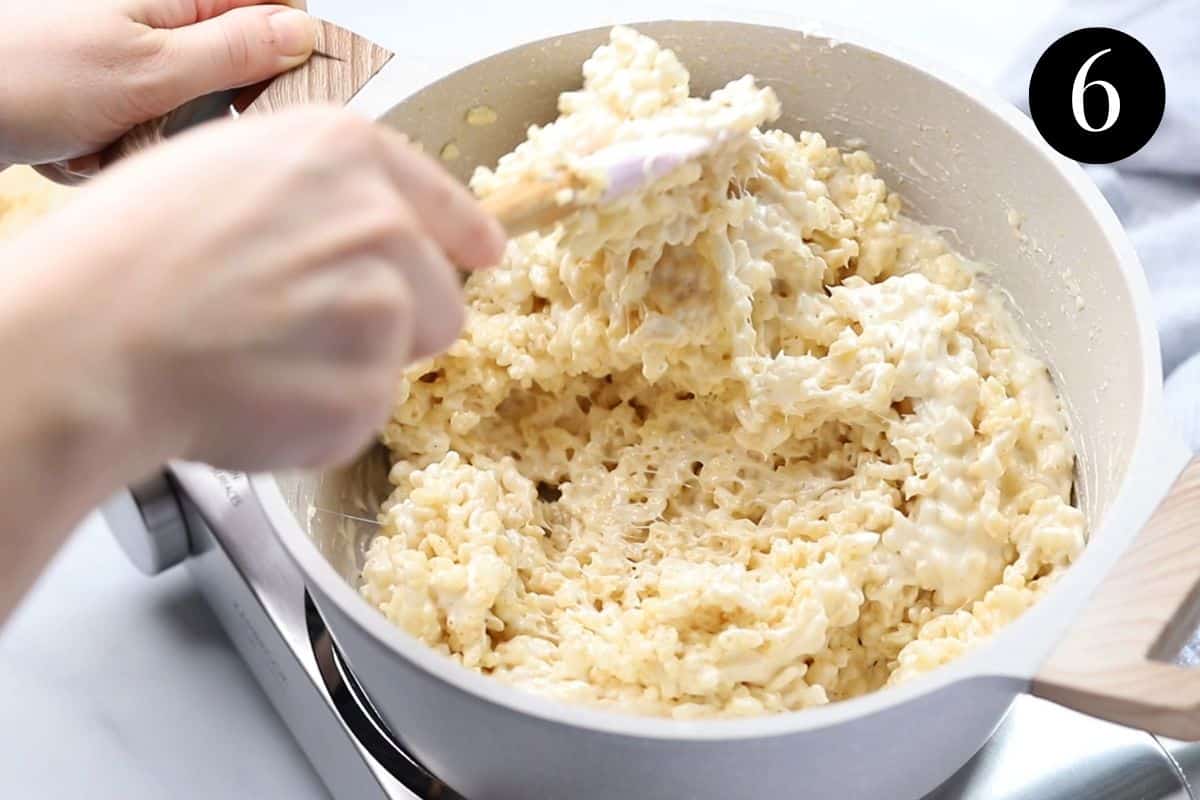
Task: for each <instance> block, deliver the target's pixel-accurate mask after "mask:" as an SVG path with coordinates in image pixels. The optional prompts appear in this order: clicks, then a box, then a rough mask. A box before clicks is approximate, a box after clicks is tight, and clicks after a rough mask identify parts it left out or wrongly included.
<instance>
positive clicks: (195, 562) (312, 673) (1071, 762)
mask: <svg viewBox="0 0 1200 800" xmlns="http://www.w3.org/2000/svg"><path fill="white" fill-rule="evenodd" d="M225 476H227V479H228V480H231V481H237V480H241V479H244V478H243V476H239V475H238V474H236V473H225ZM178 494H179V495H180V497H179V501H178V502H179V505H180V509H181V511H182V514H183V516H184V518H185V520H186V523H187V536H188V539H189V544H190V548H189V549H190V555H189V556H188V557H187V559H186V560H185V561H184V562H183V563H184V564H185V566H186V568H187V569H188V570H189V571H190V572H191V574H192V575H193V577H194V578H195V580H196V582H197V584H198V585H199V587H200V590H201V592H202V593H203V595H204V597H205V599H206V600H207V602H208V603H209V605H210V606H212V608H213V611H214V612H215V613H216V615H217V617H218V619H220V621H221V624H222V625H223V626H224V628H225V630H226V631H227V632H228V634H229V637H230V639H231V640H232V641H233V643H234V645H235V647H236V648H237V649H238V651H239V652H240V654H241V655H242V657H243V658H244V659H245V661H246V663H247V664H248V665H249V667H250V669H251V671H252V672H253V674H254V676H255V678H256V679H257V680H258V682H259V683H260V684H261V685H262V687H263V689H264V691H265V692H266V694H267V696H268V697H269V698H270V700H271V703H272V704H273V705H274V707H275V709H276V711H278V713H279V715H280V717H282V718H283V721H284V723H285V724H286V725H287V727H288V729H289V730H290V731H291V732H292V734H293V736H295V738H296V740H297V741H298V742H299V744H300V746H301V748H302V749H303V750H304V752H305V754H306V755H307V756H308V758H309V759H310V760H311V762H312V763H313V765H314V766H315V768H316V770H317V772H318V774H319V775H320V776H321V778H322V780H323V781H324V782H325V784H326V786H327V787H328V789H329V791H330V793H331V794H332V795H333V796H334V797H335V798H338V800H341V799H342V798H347V799H348V800H435V799H436V800H465V798H462V797H461V796H460V795H458V794H457V793H455V792H454V791H453V790H452V789H451V788H450V787H448V786H446V785H445V784H443V783H441V782H440V781H439V780H437V778H436V777H434V776H433V775H431V774H429V772H427V771H426V770H425V769H423V768H422V767H421V766H420V765H419V764H417V763H416V762H415V761H414V760H413V759H411V758H410V757H409V756H408V755H406V754H405V752H404V750H403V749H402V747H401V746H399V744H398V743H397V740H396V738H395V737H393V736H392V735H391V734H390V733H389V732H388V731H387V730H386V729H385V728H384V726H383V724H382V723H381V722H380V720H379V718H378V716H377V715H376V714H375V713H374V711H373V709H371V707H370V702H369V700H367V698H366V697H365V695H364V694H363V693H362V692H361V690H360V689H359V688H358V686H357V684H356V682H355V681H354V678H353V676H352V675H351V674H350V673H349V672H348V670H347V669H346V666H345V664H344V663H343V662H342V660H341V658H340V656H339V655H338V652H337V648H336V646H335V645H334V643H333V641H332V639H331V638H330V636H329V634H328V632H327V631H326V629H325V626H324V623H323V622H322V620H321V617H320V614H319V613H318V612H317V610H316V608H315V606H314V605H313V604H312V602H311V601H310V600H309V598H308V595H307V593H306V591H305V587H304V583H303V580H302V579H301V576H300V573H299V572H298V570H296V568H295V567H294V566H293V565H292V563H291V562H290V560H289V559H288V558H287V556H286V554H285V553H284V552H283V550H282V548H281V547H280V546H279V545H278V544H277V543H276V542H275V541H274V540H273V539H266V538H265V537H260V536H258V537H251V536H239V535H238V532H237V531H214V530H213V529H212V528H210V527H209V525H207V524H206V523H205V521H204V519H203V518H202V517H201V514H200V513H199V510H198V509H197V508H196V506H195V505H194V504H193V503H192V502H191V501H190V500H189V499H188V498H187V497H186V496H184V495H183V493H181V492H180V493H178ZM1196 777H1200V748H1198V747H1197V746H1195V745H1183V744H1180V743H1174V742H1159V741H1158V740H1156V739H1155V738H1154V737H1153V736H1150V735H1148V734H1146V733H1143V732H1140V731H1134V730H1130V729H1127V728H1121V727H1118V726H1116V725H1110V724H1108V723H1104V722H1098V721H1096V720H1093V719H1091V718H1089V717H1085V716H1082V715H1080V714H1076V713H1074V712H1071V711H1067V710H1064V709H1061V708H1059V707H1057V706H1054V705H1051V704H1049V703H1045V702H1042V701H1040V700H1035V699H1033V698H1028V697H1023V698H1021V699H1019V700H1018V701H1017V702H1016V703H1015V704H1014V706H1013V709H1012V711H1011V712H1010V713H1009V715H1008V717H1007V719H1006V720H1005V721H1004V723H1003V724H1002V725H1001V726H1000V728H999V729H998V730H997V732H996V734H995V736H993V738H992V740H991V741H990V742H989V743H988V745H987V746H986V747H985V748H984V749H983V750H982V751H980V753H979V754H978V755H977V756H976V757H975V758H974V759H973V760H972V761H971V762H970V763H968V764H967V765H966V766H965V767H963V768H962V769H961V770H960V771H959V772H958V773H957V774H956V775H955V776H954V777H953V778H951V779H950V781H948V782H947V783H946V784H944V785H943V786H942V787H941V788H939V789H938V790H936V791H935V792H933V793H932V794H930V795H928V796H927V797H926V798H924V799H923V800H1200V796H1198V795H1194V794H1193V793H1192V792H1191V790H1190V789H1189V787H1188V782H1189V780H1190V779H1193V778H1196ZM797 797H798V798H799V797H800V795H798V796H797ZM821 800H824V799H821ZM871 800H874V799H873V798H872V799H871Z"/></svg>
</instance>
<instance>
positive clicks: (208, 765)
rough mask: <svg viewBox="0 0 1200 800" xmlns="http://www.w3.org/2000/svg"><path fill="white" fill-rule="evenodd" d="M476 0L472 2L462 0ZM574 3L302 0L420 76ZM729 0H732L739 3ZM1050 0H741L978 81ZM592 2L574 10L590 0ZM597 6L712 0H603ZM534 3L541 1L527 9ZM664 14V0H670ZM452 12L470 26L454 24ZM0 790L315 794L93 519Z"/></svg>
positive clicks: (49, 582)
mask: <svg viewBox="0 0 1200 800" xmlns="http://www.w3.org/2000/svg"><path fill="white" fill-rule="evenodd" d="M470 5H477V7H474V8H470V10H469V13H467V9H466V8H465V6H470ZM571 5H574V4H572V3H570V2H569V0H568V1H567V2H563V0H558V2H555V3H545V4H543V3H534V2H524V3H523V2H521V0H517V2H513V3H503V4H502V3H483V2H478V3H473V2H471V0H468V2H467V3H463V2H459V3H456V4H454V5H450V6H445V5H442V4H437V3H412V2H401V1H400V0H386V1H385V0H336V1H335V0H310V2H309V7H310V9H311V10H312V11H313V12H314V13H316V14H320V15H322V16H325V17H327V18H328V19H330V20H332V21H334V22H337V23H339V24H342V25H345V26H346V27H349V28H352V29H355V30H358V31H360V32H362V33H365V34H367V35H369V36H371V37H373V38H375V39H376V40H378V41H379V42H380V43H381V44H384V45H385V46H388V47H390V48H393V49H395V50H396V51H397V53H400V54H402V55H403V57H404V58H405V59H406V60H410V61H412V62H413V63H414V64H416V65H421V66H420V68H422V69H428V70H430V71H431V74H436V72H437V68H438V65H439V64H442V63H446V59H447V57H448V55H447V54H448V53H450V52H459V53H463V52H466V53H476V52H478V53H480V54H481V55H482V54H486V53H490V52H492V51H494V50H495V49H497V48H496V46H495V44H494V42H495V37H496V36H497V35H498V33H497V32H503V33H504V37H507V38H505V40H508V39H511V38H512V37H513V36H515V35H517V34H520V35H521V36H522V37H523V38H525V39H535V38H539V37H540V36H541V35H542V34H543V33H547V32H554V31H553V30H552V29H548V28H547V27H546V26H547V25H549V24H550V23H549V22H547V18H548V17H549V16H553V17H554V18H555V20H557V21H558V22H559V24H561V20H563V19H564V18H565V15H568V14H570V13H572V12H570V11H569V10H567V9H565V7H568V6H571ZM739 5H740V6H741V7H742V8H745V7H746V6H745V5H743V4H739ZM1060 5H1061V0H1010V2H1007V3H987V4H984V3H962V2H959V0H923V2H917V3H897V2H894V0H839V2H837V3H829V2H825V3H818V2H812V1H811V0H788V1H787V2H770V0H754V2H752V3H751V4H750V7H752V8H757V9H762V10H763V17H764V19H769V18H770V17H772V16H774V17H776V18H780V19H782V18H785V16H786V15H787V14H794V15H797V16H800V17H802V18H815V19H825V20H828V21H830V22H833V23H837V24H840V25H844V26H848V27H855V28H859V29H863V30H866V31H868V32H870V33H873V34H875V35H876V36H878V37H880V38H883V39H886V40H890V41H894V42H897V43H899V44H903V45H905V46H907V47H908V48H910V49H913V50H919V51H925V52H928V53H930V54H934V55H936V56H937V57H938V58H939V59H940V60H942V61H943V62H945V63H948V64H950V65H952V66H955V67H957V68H958V69H959V70H960V71H962V72H963V73H965V74H967V75H969V76H971V77H974V78H975V79H976V80H979V81H982V82H992V81H993V80H995V78H996V77H997V76H998V75H999V74H1000V72H1001V70H1002V69H1003V68H1004V67H1005V65H1006V64H1007V61H1008V59H1009V58H1010V56H1011V54H1012V53H1013V52H1014V51H1015V50H1016V45H1017V44H1018V43H1020V42H1022V41H1024V40H1025V38H1026V37H1027V36H1028V35H1029V34H1030V33H1032V32H1034V31H1035V30H1037V28H1039V27H1040V25H1041V24H1042V23H1043V22H1044V21H1045V20H1047V19H1048V18H1049V16H1050V15H1051V14H1052V13H1053V12H1054V11H1055V10H1056V9H1057V8H1058V7H1059V6H1060ZM597 7H599V6H598V5H597V6H591V5H590V4H589V10H588V11H587V22H586V23H585V24H587V25H590V24H594V20H596V18H597V16H598V14H599V12H597V11H596V10H595V9H596V8H597ZM605 7H606V8H607V9H609V10H608V11H606V12H604V13H607V14H609V15H610V16H609V21H612V22H618V21H622V20H636V19H647V18H654V17H658V18H663V17H671V16H673V11H672V9H688V10H690V11H691V12H692V13H693V14H694V13H697V9H703V10H705V11H706V12H707V11H708V10H710V9H711V10H712V13H711V14H710V16H712V17H714V18H716V17H720V16H722V15H721V13H720V10H721V7H722V4H720V3H704V2H700V3H688V4H683V3H675V2H647V1H646V0H639V2H610V3H608V4H607V5H606V6H605ZM543 9H544V11H543ZM674 13H679V12H674ZM464 26H469V28H467V29H465V30H464ZM0 687H3V689H2V697H3V699H2V700H0V720H2V723H3V724H2V727H0V776H2V777H0V795H2V796H4V797H12V798H22V799H24V798H46V799H47V800H53V799H54V798H71V799H72V800H76V798H89V800H91V799H99V798H122V800H162V799H163V798H173V799H174V800H190V799H191V798H196V799H197V800H200V799H201V798H202V799H203V800H213V798H224V797H236V798H260V797H261V798H289V800H309V799H310V798H311V799H312V800H316V799H317V798H326V797H327V796H328V795H327V794H326V793H325V791H324V789H323V788H322V787H321V784H320V781H319V780H318V779H317V777H316V775H315V774H314V773H313V772H312V770H311V768H310V767H309V766H308V764H307V762H306V761H305V760H304V757H303V755H302V754H301V753H300V751H299V749H298V748H297V747H296V746H295V745H294V744H293V742H292V740H291V739H290V737H289V735H288V733H287V731H286V730H285V729H284V728H283V726H282V724H281V723H280V722H279V720H278V718H277V717H276V716H275V714H274V712H273V710H272V709H271V707H270V705H269V704H268V703H267V700H266V698H265V697H264V696H263V695H262V694H261V692H260V691H259V689H258V687H257V685H256V684H255V683H254V681H253V679H252V678H251V676H250V675H249V673H248V672H247V671H246V669H245V668H244V666H243V665H242V663H241V662H240V661H239V659H238V656H237V654H236V653H235V652H234V651H233V649H232V647H231V646H230V645H229V643H228V642H227V641H226V639H225V635H224V632H223V631H222V630H221V629H220V627H219V626H218V625H217V622H216V620H215V619H214V617H213V616H212V615H211V613H210V612H209V611H208V608H207V607H206V606H205V605H204V604H203V601H201V600H200V598H199V597H198V596H197V594H196V591H195V589H194V588H193V587H192V586H191V585H190V581H189V578H188V575H187V573H186V572H184V571H183V570H180V569H176V570H173V571H171V572H169V573H167V574H164V575H160V576H159V577H157V578H154V579H148V578H145V577H143V576H142V575H141V574H140V573H138V572H136V571H135V570H134V568H133V567H132V566H131V565H130V564H129V563H128V562H127V561H126V559H125V557H124V554H123V553H121V552H120V551H119V550H118V548H117V545H116V543H115V542H114V541H113V540H112V538H111V536H110V535H109V532H108V530H107V529H106V528H105V526H104V523H103V522H102V521H101V520H99V518H97V517H92V518H89V519H88V520H87V521H86V522H85V523H84V524H83V525H82V526H81V527H80V528H79V529H78V531H77V532H76V533H75V534H74V536H73V538H72V539H71V541H70V542H69V544H68V545H67V546H66V547H65V548H64V549H63V551H62V552H61V553H60V554H59V556H58V558H57V559H56V560H55V561H54V563H53V564H52V566H51V567H50V569H49V570H48V571H47V572H46V574H45V575H44V576H43V578H42V580H41V582H40V583H39V584H38V585H37V587H36V588H35V590H34V591H33V593H32V594H31V595H30V596H29V597H28V598H27V601H26V603H25V604H24V605H23V606H22V608H21V609H20V610H19V611H18V612H17V613H16V615H15V616H14V617H13V618H12V620H11V621H10V622H9V624H8V626H7V627H6V628H5V629H3V632H2V635H0Z"/></svg>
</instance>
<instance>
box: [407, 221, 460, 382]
mask: <svg viewBox="0 0 1200 800" xmlns="http://www.w3.org/2000/svg"><path fill="white" fill-rule="evenodd" d="M411 213H412V212H410V211H409V210H408V209H406V208H399V209H397V214H398V216H399V217H400V218H401V219H402V220H403V219H404V218H405V217H406V216H408V215H410V214H411ZM413 230H420V228H419V224H418V223H417V221H416V220H408V221H407V225H404V224H402V225H401V233H400V235H398V236H396V237H395V238H394V239H393V241H392V243H391V247H390V255H391V257H392V259H393V260H394V261H395V262H396V263H397V264H398V265H399V267H400V269H401V270H402V272H403V274H404V278H405V280H406V281H407V282H408V291H409V297H411V298H412V308H413V313H414V314H415V319H414V321H413V331H412V351H411V353H412V355H411V358H412V360H414V361H415V360H418V359H421V358H425V357H426V356H431V355H434V354H435V353H440V352H442V351H443V350H445V349H446V348H447V347H449V346H450V345H451V344H453V343H454V340H455V339H457V338H458V334H459V333H460V332H461V331H462V326H463V321H464V319H465V317H466V311H465V309H464V306H463V296H462V288H461V287H460V286H459V283H458V278H457V277H456V276H457V272H456V271H455V269H454V267H453V266H452V265H451V264H450V262H449V261H447V260H446V256H445V255H444V254H443V253H442V250H441V248H440V247H439V246H438V244H437V243H435V242H434V241H433V240H431V239H429V238H427V237H425V236H421V235H415V234H414V233H412V231H413ZM403 231H408V232H407V233H405V232H403Z"/></svg>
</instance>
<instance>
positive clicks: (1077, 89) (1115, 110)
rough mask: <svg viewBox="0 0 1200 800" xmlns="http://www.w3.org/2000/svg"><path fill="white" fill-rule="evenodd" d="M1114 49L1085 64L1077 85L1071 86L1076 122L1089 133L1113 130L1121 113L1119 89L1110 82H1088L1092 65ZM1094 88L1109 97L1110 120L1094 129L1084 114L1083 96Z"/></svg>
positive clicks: (1076, 75) (1107, 50)
mask: <svg viewBox="0 0 1200 800" xmlns="http://www.w3.org/2000/svg"><path fill="white" fill-rule="evenodd" d="M1111 52H1112V48H1111V47H1110V48H1108V49H1106V50H1101V51H1100V52H1099V53H1096V55H1094V56H1092V57H1091V58H1089V59H1088V60H1087V61H1085V62H1083V66H1082V67H1080V68H1079V72H1076V73H1075V83H1074V84H1073V85H1072V86H1071V111H1072V112H1073V113H1074V114H1075V122H1076V123H1078V124H1079V127H1081V128H1083V129H1084V130H1085V131H1088V132H1089V133H1100V132H1101V131H1106V130H1108V129H1109V128H1111V127H1112V126H1113V125H1115V124H1116V122H1117V115H1119V114H1120V113H1121V96H1120V95H1119V94H1117V87H1115V86H1113V85H1112V84H1111V83H1109V82H1108V81H1091V82H1090V83H1088V82H1087V72H1088V70H1089V69H1091V67H1092V64H1094V63H1096V59H1098V58H1099V57H1100V56H1102V55H1104V54H1105V53H1111ZM1093 86H1099V87H1100V88H1101V89H1103V90H1104V93H1105V94H1106V95H1108V118H1107V119H1105V120H1104V124H1103V125H1101V126H1100V127H1099V128H1093V127H1092V126H1091V124H1090V123H1089V122H1088V121H1087V117H1086V116H1085V115H1084V113H1083V95H1084V92H1086V91H1087V90H1088V89H1090V88H1092V87H1093Z"/></svg>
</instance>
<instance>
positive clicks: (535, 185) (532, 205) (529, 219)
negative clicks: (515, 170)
mask: <svg viewBox="0 0 1200 800" xmlns="http://www.w3.org/2000/svg"><path fill="white" fill-rule="evenodd" d="M574 184H575V181H574V180H573V179H572V178H570V177H569V176H566V175H564V176H561V177H557V178H546V179H543V180H536V179H531V180H528V181H525V182H523V183H517V184H513V185H512V186H507V187H504V188H502V189H498V190H497V191H495V192H493V193H492V194H490V195H488V196H487V197H485V198H483V200H481V201H480V205H482V206H483V208H484V210H485V211H487V212H488V213H490V214H491V215H492V216H494V217H495V218H496V219H498V220H499V221H500V224H501V225H503V226H504V230H505V231H507V232H508V235H509V236H520V235H522V234H525V233H529V232H530V231H536V230H541V229H542V228H546V227H548V226H550V225H553V224H554V223H555V222H558V221H559V220H561V219H565V218H566V217H567V216H569V215H570V214H572V213H574V212H575V211H577V210H578V209H579V206H578V205H577V204H575V203H574V202H573V201H572V200H570V199H569V198H564V197H562V196H561V194H560V193H561V192H563V191H564V190H565V191H571V190H572V189H573V188H574Z"/></svg>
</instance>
